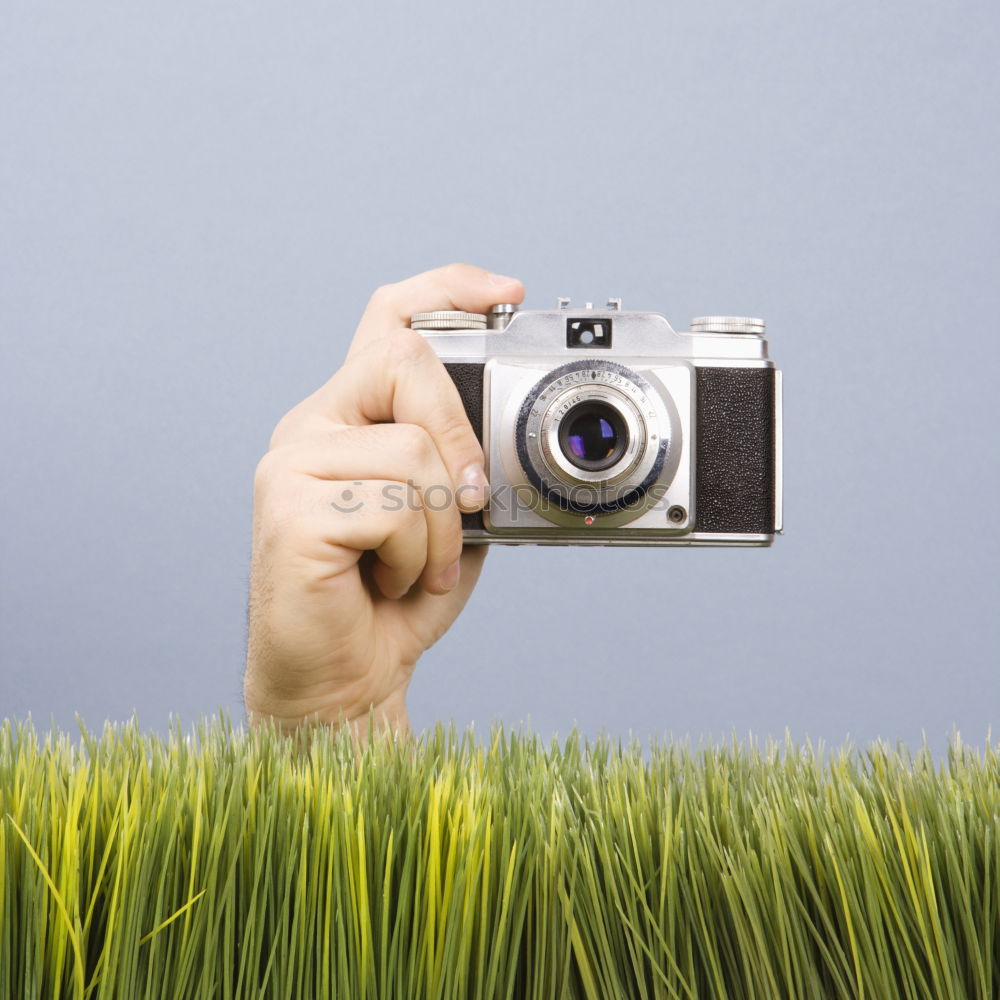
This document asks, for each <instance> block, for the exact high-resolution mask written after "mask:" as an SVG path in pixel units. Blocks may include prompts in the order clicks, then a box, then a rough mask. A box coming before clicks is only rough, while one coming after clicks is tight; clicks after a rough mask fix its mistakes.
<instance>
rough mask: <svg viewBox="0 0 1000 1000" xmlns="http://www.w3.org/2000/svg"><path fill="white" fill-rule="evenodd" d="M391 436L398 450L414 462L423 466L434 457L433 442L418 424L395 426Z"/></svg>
mask: <svg viewBox="0 0 1000 1000" xmlns="http://www.w3.org/2000/svg"><path fill="white" fill-rule="evenodd" d="M393 434H394V436H395V438H396V443H397V445H398V446H399V448H400V450H401V451H402V452H403V453H404V454H406V455H408V456H410V457H412V458H413V459H414V461H415V462H417V463H419V464H425V463H427V462H429V461H430V460H431V458H432V457H433V456H434V452H435V448H434V442H433V441H432V440H431V436H430V434H428V433H427V431H426V430H425V429H424V428H423V427H420V426H419V425H418V424H396V425H395V428H394V430H393Z"/></svg>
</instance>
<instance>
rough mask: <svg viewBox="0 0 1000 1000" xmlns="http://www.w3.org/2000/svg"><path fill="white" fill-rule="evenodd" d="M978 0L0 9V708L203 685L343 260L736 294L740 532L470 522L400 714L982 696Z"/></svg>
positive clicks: (711, 725)
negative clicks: (501, 535)
mask: <svg viewBox="0 0 1000 1000" xmlns="http://www.w3.org/2000/svg"><path fill="white" fill-rule="evenodd" d="M998 50H1000V14H998V8H997V5H996V4H995V3H992V2H981V3H978V2H976V3H973V2H968V3H952V4H939V3H933V4H932V3H926V2H922V3H914V2H912V0H911V2H906V3H901V2H881V3H877V4H873V3H867V2H865V3H857V2H844V0H837V2H824V3H802V2H799V0H795V2H792V0H789V2H765V3H756V4H746V3H742V2H736V0H732V2H724V3H705V2H697V3H696V2H689V3H685V4H676V3H660V2H647V3H625V4H609V3H607V2H606V0H605V2H600V3H598V2H591V3H587V4H576V5H570V4H548V5H540V4H536V3H526V2H518V3H514V4H507V5H500V4H494V5H489V6H487V5H482V6H480V5H477V4H471V3H468V2H461V3H457V2H455V3H453V2H447V3H445V2H434V3H432V4H416V3H400V4H385V3H366V4H361V3H357V4H353V5H351V6H350V7H348V6H346V5H343V4H333V3H322V4H321V3H305V4H296V5H288V4H273V5H267V6H264V5H254V4H243V3H241V4H229V3H218V4H212V5H203V4H184V3H170V4H158V5H136V4H126V3H122V4H108V3H103V2H101V3H97V2H93V3H88V4H68V3H67V4H61V5H56V4H46V5H41V4H17V5H15V4H5V5H4V8H3V12H2V14H0V81H2V101H3V104H2V118H0V124H2V139H0V211H2V219H0V240H2V245H0V309H2V312H0V323H2V327H0V332H2V338H3V341H2V369H0V371H2V374H0V378H2V401H0V407H2V412H0V441H2V468H0V545H2V549H0V558H2V593H0V598H2V600H0V663H2V673H0V716H3V715H9V716H13V717H23V716H24V715H26V714H27V713H28V712H31V713H33V715H34V716H35V718H36V719H38V720H40V721H42V722H47V721H48V719H49V717H50V716H54V718H55V720H56V721H57V723H59V724H61V725H63V726H72V725H73V716H74V713H75V712H79V713H81V714H82V715H83V717H84V718H85V719H86V720H87V722H89V723H90V724H92V725H93V724H99V723H100V722H101V721H102V720H104V719H105V718H111V719H121V718H123V717H126V716H128V715H129V714H130V713H131V712H132V711H133V710H134V709H135V710H138V713H139V718H140V721H141V723H142V724H143V725H145V726H148V727H151V728H163V727H164V726H165V724H166V721H167V717H168V714H169V713H171V712H173V713H178V714H179V715H180V716H181V718H182V719H183V720H185V721H190V720H192V719H194V718H195V717H196V716H197V715H198V714H199V713H201V712H213V711H215V710H216V709H217V708H218V706H220V705H221V706H227V707H228V708H229V709H231V710H232V711H233V712H234V713H235V714H236V715H237V716H239V715H241V713H242V707H241V679H240V678H241V668H242V658H243V654H244V641H245V635H244V632H245V588H246V578H247V567H248V555H249V526H250V485H251V478H252V473H253V469H254V466H255V464H256V461H257V459H258V457H259V455H260V454H261V453H262V450H263V449H264V448H265V446H266V442H267V439H268V436H269V433H270V430H271V428H272V426H273V424H274V422H275V421H276V420H277V418H278V417H279V416H280V415H281V414H282V413H283V412H284V411H285V410H286V409H288V408H289V407H290V406H292V405H293V404H294V403H295V402H296V401H297V400H298V399H300V398H301V397H302V396H304V395H306V394H307V393H309V392H311V391H312V390H313V389H314V388H315V387H316V385H318V384H319V383H320V382H321V381H323V380H324V379H325V378H326V377H327V375H328V374H329V373H330V372H331V371H332V370H333V369H335V367H336V366H337V365H338V363H339V361H340V359H341V358H342V356H343V353H344V351H345V348H346V345H347V343H348V340H349V338H350V336H351V334H352V332H353V327H354V325H355V322H356V320H357V317H358V315H359V314H360V311H361V309H362V308H363V306H364V303H365V301H366V299H367V297H368V294H369V292H370V291H371V289H372V288H374V287H375V286H376V285H378V284H380V283H382V282H384V281H387V280H395V279H398V278H401V277H404V276H406V275H408V274H411V273H414V272H416V271H420V270H424V269H425V268H427V267H431V266H435V265H437V264H440V263H446V262H448V261H450V260H454V259H461V260H468V261H471V262H474V263H479V264H483V265H485V266H487V267H490V268H492V269H493V270H497V271H501V272H507V273H512V274H516V275H518V276H519V277H521V278H522V279H523V280H524V281H525V283H526V285H527V287H528V299H527V304H528V305H529V306H536V307H538V306H543V305H546V306H547V305H550V304H551V303H552V302H553V301H554V299H555V297H556V296H557V295H570V296H573V298H574V299H575V300H577V301H579V300H582V299H584V298H587V299H597V300H601V301H603V298H604V297H606V296H607V295H620V296H622V297H623V298H624V300H625V305H626V308H641V309H656V310H659V311H662V312H664V313H666V314H667V316H668V317H670V318H671V319H672V320H673V321H674V323H675V325H677V326H680V327H684V326H686V324H687V322H688V320H689V318H690V317H691V316H694V315H701V314H705V313H719V312H722V313H725V312H729V313H748V314H751V315H762V316H764V317H765V318H766V319H767V321H768V329H769V336H770V340H771V344H772V351H773V353H774V356H775V357H776V358H777V359H778V361H779V363H780V364H781V367H782V368H783V369H784V371H785V384H786V396H785V407H786V436H785V459H786V470H787V473H786V494H785V501H786V512H787V517H786V527H787V533H786V535H785V537H784V538H783V539H781V540H780V541H779V542H778V544H777V545H776V546H775V547H774V548H773V549H771V550H769V551H758V550H749V551H716V550H706V551H684V550H678V551H674V550H660V551H635V550H623V551H608V550H597V551H582V550H574V549H564V550H551V549H534V548H521V549H499V550H496V551H494V552H492V553H491V555H490V559H489V562H488V565H487V570H486V573H485V576H484V578H483V581H482V584H481V585H480V587H479V589H478V591H477V593H476V595H475V596H474V598H473V601H472V603H471V605H470V606H469V608H468V610H467V612H466V613H465V614H464V615H463V616H462V618H461V619H460V620H459V622H458V624H457V625H456V626H455V628H454V629H453V630H452V631H451V632H450V633H449V635H448V636H447V637H446V638H445V639H444V640H443V641H442V642H441V643H440V644H439V646H438V647H436V648H435V649H434V650H432V651H431V653H429V654H428V655H427V656H426V658H425V659H424V660H423V661H422V663H421V665H420V667H419V669H418V672H417V675H416V677H415V680H414V683H413V686H412V688H411V711H412V715H413V718H414V722H415V724H416V726H417V727H423V726H426V725H428V724H430V723H432V722H433V721H434V720H436V719H446V720H449V719H454V720H456V721H457V722H458V723H460V724H463V725H464V724H466V723H468V722H469V721H471V720H475V722H476V724H477V725H479V726H485V725H487V724H488V723H489V721H490V720H491V719H492V718H499V719H502V720H504V721H505V722H508V723H514V724H516V723H519V722H520V721H522V720H525V721H528V720H530V722H531V724H532V725H533V726H534V727H535V728H537V729H538V730H540V731H542V732H543V733H545V734H548V733H551V732H554V731H555V732H559V733H560V734H565V732H566V731H567V730H568V729H569V727H570V726H571V725H572V724H573V723H574V722H577V723H579V725H580V726H581V728H582V729H583V730H585V731H586V732H587V733H596V732H597V731H598V730H600V729H601V728H606V729H607V730H608V731H610V732H611V733H612V734H614V735H616V736H618V735H621V736H627V734H628V733H629V731H630V730H631V731H632V732H633V733H635V734H637V735H640V736H643V737H646V736H649V735H651V734H667V733H673V734H676V735H680V734H687V733H690V734H692V735H693V736H695V737H699V736H715V737H718V736H723V737H724V736H726V735H728V734H730V733H732V732H733V731H735V732H736V733H738V734H740V735H746V734H747V733H748V732H751V731H752V732H753V733H754V734H757V735H762V736H763V735H767V734H775V735H778V736H781V735H782V734H783V732H784V730H785V728H786V727H788V728H790V730H791V732H792V734H793V735H794V736H795V737H798V738H802V737H805V736H806V735H809V736H811V737H812V738H814V739H820V738H822V739H825V740H827V741H828V742H832V743H836V744H839V743H841V742H842V741H843V740H844V739H845V738H846V737H847V736H851V737H853V738H854V739H855V740H857V741H866V740H868V739H870V738H873V737H875V736H877V735H881V736H883V737H886V738H888V739H890V740H896V739H903V740H906V741H907V742H909V743H911V744H915V743H918V742H919V740H920V738H921V732H922V731H926V733H927V736H928V738H929V739H930V741H931V743H932V744H933V745H934V746H935V747H936V748H938V749H940V748H941V747H943V746H944V745H945V743H946V740H947V738H948V735H949V733H950V731H951V730H952V727H953V726H954V727H958V728H960V730H961V731H962V734H963V736H965V737H967V738H968V739H971V740H975V741H980V740H982V739H983V738H984V737H985V736H986V734H987V730H988V727H989V725H990V724H991V723H993V722H996V721H1000V718H998V707H997V695H998V692H1000V680H998V676H997V661H998V656H997V645H998V638H1000V636H998V624H997V621H998V617H997V609H998V605H1000V586H998V576H997V563H998V556H1000V551H998V542H997V533H996V530H995V510H996V505H997V502H998V492H1000V477H998V470H997V448H996V431H997V414H998V404H997V399H996V389H997V385H998V381H997V364H998V362H1000V333H998V330H997V321H998V316H1000V291H998V289H1000V282H998V274H1000V261H998V239H997V224H998V221H1000V219H998V192H1000V155H998V153H1000V150H998V139H997V129H996V117H995V115H996V109H997V107H998V105H1000V100H998V98H1000V93H998V90H1000V88H998V72H997V52H998Z"/></svg>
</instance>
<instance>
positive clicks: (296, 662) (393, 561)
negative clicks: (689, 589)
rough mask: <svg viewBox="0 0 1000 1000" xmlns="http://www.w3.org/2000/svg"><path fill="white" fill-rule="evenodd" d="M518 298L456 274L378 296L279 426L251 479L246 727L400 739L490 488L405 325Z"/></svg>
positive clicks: (487, 280)
mask: <svg viewBox="0 0 1000 1000" xmlns="http://www.w3.org/2000/svg"><path fill="white" fill-rule="evenodd" d="M523 297H524V288H523V286H522V285H521V283H520V282H519V281H518V280H516V279H515V278H507V277H503V276H500V275H494V274H490V273H489V272H487V271H484V270H482V269H481V268H476V267H470V266H469V265H465V264H452V265H450V266H449V267H444V268H440V269H438V270H435V271H427V272H425V273H424V274H420V275H417V276H416V277H414V278H409V279H407V280H406V281H402V282H399V283H398V284H393V285H385V286H383V287H382V288H379V289H378V290H377V291H376V292H375V294H374V295H373V296H372V298H371V300H370V302H369V303H368V306H367V308H366V309H365V312H364V315H363V316H362V318H361V323H360V325H359V326H358V329H357V332H356V333H355V336H354V340H353V342H352V344H351V348H350V350H349V352H348V355H347V360H346V361H345V363H344V365H343V367H342V368H341V369H340V370H339V371H337V372H336V373H335V374H334V375H333V377H332V378H331V379H330V380H329V381H328V382H327V383H326V384H325V385H324V386H322V388H320V389H319V390H317V391H316V392H315V393H313V394H312V395H311V396H309V397H308V398H307V399H305V400H303V401H302V402H301V403H299V404H298V406H296V407H294V408H293V409H292V410H290V411H289V412H288V413H287V414H286V415H285V416H284V417H283V418H282V419H281V421H280V422H279V423H278V426H277V427H276V428H275V431H274V434H273V436H272V438H271V445H270V450H269V451H268V452H267V454H266V455H265V456H264V458H263V459H262V460H261V462H260V464H259V465H258V467H257V473H256V477H255V481H254V523H253V557H252V564H251V574H250V613H249V619H250V626H249V643H248V651H247V666H246V674H245V678H244V696H245V701H246V707H247V711H248V713H249V715H250V719H251V722H254V723H256V722H259V721H261V720H263V719H266V718H272V719H274V720H275V721H276V722H277V723H278V724H279V725H282V726H285V727H289V728H291V727H294V726H296V725H297V724H299V723H300V722H302V721H304V720H310V721H319V722H327V723H336V722H338V721H340V720H346V721H350V722H351V723H352V724H353V725H354V727H355V729H356V731H357V732H358V733H359V734H360V735H365V734H366V733H367V726H368V718H369V711H370V709H374V711H375V717H376V719H377V720H378V722H379V724H380V725H385V726H389V727H392V728H395V729H407V728H408V727H409V720H408V718H407V714H406V689H407V687H408V685H409V682H410V678H411V676H412V674H413V669H414V667H415V665H416V662H417V659H418V658H419V656H420V654H421V653H422V652H423V651H424V650H425V649H427V648H428V647H430V646H431V645H433V643H434V642H436V641H437V640H438V639H439V638H440V637H441V636H442V635H443V634H444V633H445V632H446V631H447V629H448V627H449V626H450V625H451V623H452V622H453V621H454V620H455V617H456V616H457V615H458V613H459V611H461V609H462V607H463V606H464V605H465V602H466V601H467V600H468V598H469V594H470V593H471V592H472V588H473V587H474V586H475V583H476V580H477V578H478V576H479V571H480V569H481V567H482V562H483V559H484V557H485V554H486V546H468V547H466V548H465V550H464V551H463V548H462V526H461V519H460V510H464V511H474V510H479V509H481V508H482V506H483V504H484V503H485V501H486V499H487V494H488V485H487V483H486V477H485V475H484V472H483V452H482V449H481V447H480V445H479V442H478V440H477V439H476V436H475V434H474V433H473V431H472V428H471V426H470V425H469V422H468V420H467V418H466V415H465V410H464V409H463V407H462V402H461V399H460V398H459V395H458V392H457V390H456V389H455V386H454V385H453V383H452V381H451V379H450V378H449V377H448V374H447V372H446V371H445V369H444V366H443V365H442V364H441V362H440V360H439V359H438V357H437V355H436V354H435V353H434V351H433V350H432V349H431V348H430V347H429V346H428V344H427V343H426V341H425V340H424V339H423V337H421V336H420V334H419V333H415V332H413V331H411V330H410V329H408V328H406V327H407V324H408V323H409V319H410V316H411V315H413V314H414V313H417V312H430V311H433V310H437V309H462V310H467V311H469V312H476V313H486V312H489V310H490V309H491V308H492V306H494V305H497V304H499V303H502V302H512V303H519V302H520V301H521V299H522V298H523ZM431 487H434V488H435V489H434V492H433V494H432V497H433V502H432V503H429V504H427V505H425V504H424V502H423V497H424V496H425V495H426V494H427V491H428V490H429V489H430V488H431ZM442 487H444V489H442ZM389 497H391V498H392V499H391V500H387V498H389Z"/></svg>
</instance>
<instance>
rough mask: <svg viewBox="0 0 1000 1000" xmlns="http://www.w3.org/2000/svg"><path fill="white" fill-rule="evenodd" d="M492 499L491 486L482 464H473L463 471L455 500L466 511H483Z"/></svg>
mask: <svg viewBox="0 0 1000 1000" xmlns="http://www.w3.org/2000/svg"><path fill="white" fill-rule="evenodd" d="M489 498H490V484H489V483H488V482H487V481H486V472H485V470H484V469H483V466H482V463H481V462H473V463H472V465H467V466H466V467H465V468H464V469H463V470H462V475H461V476H460V477H459V481H458V489H457V490H456V491H455V499H456V500H457V502H458V506H459V507H460V508H461V509H462V510H465V511H473V510H481V509H482V508H483V507H484V506H485V504H486V501H487V500H489Z"/></svg>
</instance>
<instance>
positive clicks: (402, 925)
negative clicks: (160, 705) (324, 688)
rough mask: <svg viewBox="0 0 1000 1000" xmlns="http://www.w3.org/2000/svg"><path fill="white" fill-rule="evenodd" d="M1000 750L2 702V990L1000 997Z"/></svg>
mask: <svg viewBox="0 0 1000 1000" xmlns="http://www.w3.org/2000/svg"><path fill="white" fill-rule="evenodd" d="M998 813H1000V753H998V748H993V747H991V746H986V747H984V748H983V749H981V750H974V749H971V748H969V747H966V746H963V745H962V744H960V743H959V742H958V741H957V740H956V741H955V742H954V743H953V745H952V747H951V749H950V751H949V753H948V755H947V759H945V760H942V761H940V762H939V763H935V761H934V759H933V758H932V756H931V754H930V753H929V752H928V751H927V750H926V749H925V750H923V751H922V752H920V753H918V754H916V755H910V754H908V753H906V752H905V751H902V752H897V751H892V750H890V749H888V748H887V747H885V746H883V745H874V746H872V747H870V748H869V749H867V750H865V751H863V752H862V751H852V752H848V751H842V752H837V753H832V754H831V753H824V752H823V751H822V750H821V749H820V750H816V749H813V748H811V747H806V748H802V747H798V746H795V745H793V744H791V743H790V742H786V743H785V744H784V745H777V746H775V745H768V746H766V747H759V746H748V745H740V744H735V743H734V744H733V745H731V746H725V747H719V748H710V749H702V750H693V749H691V748H690V747H687V746H671V745H666V746H653V747H651V748H648V749H646V750H645V751H644V750H643V749H642V748H641V747H638V746H635V745H633V746H630V747H625V748H623V747H621V746H616V745H612V744H609V743H608V742H607V741H603V740H599V741H597V742H596V743H590V744H588V743H586V742H584V741H583V740H581V739H578V738H577V737H576V736H571V737H570V738H569V739H568V740H567V741H566V742H564V743H562V744H558V743H555V742H553V743H552V744H549V745H546V744H545V743H543V742H542V741H540V740H539V739H538V738H537V737H534V736H531V735H525V734H523V733H520V734H515V733H510V732H503V731H501V730H499V729H495V730H494V731H493V732H492V733H491V734H490V736H489V737H488V739H486V741H485V743H481V742H479V741H478V739H477V738H476V737H475V736H473V735H472V734H470V733H466V734H464V735H462V734H456V733H455V732H454V731H447V730H444V729H441V728H438V729H437V730H436V731H435V732H433V733H430V734H428V735H426V736H425V737H424V738H422V739H420V740H418V741H414V742H405V741H404V742H401V743H393V742H390V741H387V740H384V739H383V740H379V741H376V742H375V743H373V744H372V745H371V746H370V747H368V748H367V749H366V750H364V751H363V752H362V751H359V750H356V749H355V748H354V747H353V746H352V744H351V742H350V740H349V739H346V738H344V737H343V736H342V735H341V736H337V735H335V734H330V733H329V732H326V731H321V732H319V733H318V734H317V735H316V736H315V737H314V738H312V739H311V741H309V743H308V745H306V746H302V747H296V746H295V745H294V744H293V742H292V741H290V740H289V739H287V738H282V737H280V736H278V735H276V734H274V733H273V732H267V731H260V732H255V733H252V734H247V733H245V732H243V731H241V730H239V729H234V728H232V727H231V726H230V725H229V724H227V723H226V722H224V721H222V722H216V723H211V724H204V725H203V726H201V727H200V728H199V729H198V730H197V731H196V732H194V733H192V734H191V735H190V736H186V735H185V734H183V733H182V732H181V731H180V730H179V729H177V730H175V731H174V732H173V733H172V734H171V736H170V737H169V739H161V738H158V737H154V736H148V735H143V734H142V733H141V732H140V731H139V730H138V728H137V727H136V726H135V725H134V724H130V725H127V726H122V727H115V728H113V727H108V728H106V729H105V730H104V732H103V734H102V735H100V736H99V737H98V736H95V735H91V734H88V733H83V734H82V736H81V737H80V738H79V739H76V738H70V737H68V736H66V735H58V734H49V735H38V734H36V733H35V731H34V730H33V729H31V728H30V727H28V726H24V725H15V724H10V723H8V724H6V726H5V727H4V728H0V997H3V998H18V1000H20V998H27V997H41V998H45V1000H49V998H59V997H93V998H98V997H114V998H127V1000H135V998H142V997H165V998H170V1000H178V998H181V997H211V998H213V1000H215V998H229V997H288V998H296V1000H298V998H313V997H337V998H361V997H372V998H375V997H377V998H392V997H400V998H407V1000H409V998H423V997H427V998H442V1000H443V998H459V997H462V998H465V997H469V998H487V997H490V998H492V997H509V998H518V1000H520V998H536V997H537V998H546V1000H559V998H564V997H586V998H602V1000H606V998H619V997H621V998H629V1000H632V998H667V997H669V998H695V997H719V998H727V1000H737V998H742V997H757V998H766V1000H779V998H780V1000H784V998H791V997H816V998H823V1000H827V998H838V997H869V998H883V997H884V998H893V1000H895V998H898V997H913V998H920V1000H929V998H931V1000H936V998H959V997H977V998H982V1000H987V998H993V997H997V996H998V995H1000V972H998V970H1000V934H998V930H1000V877H998V871H1000V852H998V846H997V838H998V825H997V818H998Z"/></svg>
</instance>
